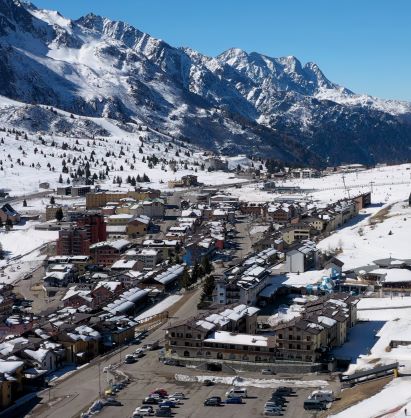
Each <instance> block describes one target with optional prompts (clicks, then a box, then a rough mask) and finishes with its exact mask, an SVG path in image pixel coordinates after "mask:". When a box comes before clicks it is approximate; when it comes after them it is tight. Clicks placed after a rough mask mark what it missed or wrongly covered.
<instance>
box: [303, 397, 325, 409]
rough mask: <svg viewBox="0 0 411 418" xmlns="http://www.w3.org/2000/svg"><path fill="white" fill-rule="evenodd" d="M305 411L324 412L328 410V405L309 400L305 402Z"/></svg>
mask: <svg viewBox="0 0 411 418" xmlns="http://www.w3.org/2000/svg"><path fill="white" fill-rule="evenodd" d="M304 409H305V410H307V411H323V410H325V409H327V404H326V402H322V401H317V400H315V399H307V400H305V401H304Z"/></svg>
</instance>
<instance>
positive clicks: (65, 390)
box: [32, 288, 200, 418]
mask: <svg viewBox="0 0 411 418" xmlns="http://www.w3.org/2000/svg"><path fill="white" fill-rule="evenodd" d="M199 295H200V288H198V289H197V290H195V291H194V292H192V293H191V295H190V297H188V298H187V299H186V302H185V303H184V304H183V305H182V306H181V307H180V308H179V310H178V312H177V313H176V314H175V315H174V316H173V317H172V318H170V320H169V321H168V322H167V323H166V324H165V325H163V326H162V327H161V328H159V329H157V330H155V331H154V332H153V333H152V334H150V336H148V337H147V338H146V342H149V341H156V340H162V339H163V338H164V328H165V327H166V326H168V325H169V324H171V323H173V322H174V321H176V320H179V319H181V318H186V317H188V316H190V315H192V314H193V313H195V312H196V310H197V303H198V299H199ZM137 347H138V346H135V345H134V346H129V347H126V348H124V349H123V350H122V351H121V353H117V354H115V355H113V356H110V357H108V358H105V359H104V360H102V361H101V362H100V365H99V364H98V362H95V363H94V364H93V365H91V366H86V367H85V368H84V370H82V371H79V372H76V373H74V374H72V375H71V376H69V377H68V378H66V379H65V380H63V381H61V382H59V383H57V384H56V386H55V387H52V389H51V391H50V393H49V391H48V390H46V391H44V392H43V393H42V395H41V397H42V402H41V404H40V405H38V406H37V407H36V408H35V409H34V410H33V412H32V416H36V417H54V418H71V417H74V416H78V414H79V412H80V411H82V410H84V409H85V408H86V407H87V406H88V405H90V404H91V402H92V401H93V400H95V399H97V398H98V394H99V384H101V387H102V389H104V387H105V386H106V385H105V379H106V376H105V374H104V373H103V372H102V371H103V368H104V367H106V366H108V365H109V364H115V363H118V362H120V361H121V359H124V356H125V355H126V354H128V353H131V352H133V351H134V350H135V349H136V348H137ZM132 366H133V368H131V366H130V365H127V366H126V368H125V369H124V370H125V371H127V373H128V372H129V370H133V369H134V368H135V367H139V369H136V372H138V373H137V375H138V380H137V381H139V380H141V379H143V378H144V374H142V373H144V370H146V372H147V373H148V375H147V376H153V377H155V376H156V375H155V372H153V371H154V370H156V369H158V368H159V363H158V353H157V352H150V353H149V354H148V355H147V356H146V357H144V358H143V359H142V360H141V361H140V362H138V363H136V364H135V365H132ZM99 370H100V373H99ZM153 373H154V374H153ZM147 376H145V377H147ZM155 379H156V377H155ZM144 380H145V379H144ZM99 382H100V383H99ZM158 382H159V383H160V382H161V380H159V381H158ZM131 387H132V386H131Z"/></svg>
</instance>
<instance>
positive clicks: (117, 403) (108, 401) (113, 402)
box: [104, 398, 123, 406]
mask: <svg viewBox="0 0 411 418" xmlns="http://www.w3.org/2000/svg"><path fill="white" fill-rule="evenodd" d="M104 405H107V406H122V405H123V404H122V403H121V402H120V401H118V400H117V399H115V398H107V399H106V400H105V402H104Z"/></svg>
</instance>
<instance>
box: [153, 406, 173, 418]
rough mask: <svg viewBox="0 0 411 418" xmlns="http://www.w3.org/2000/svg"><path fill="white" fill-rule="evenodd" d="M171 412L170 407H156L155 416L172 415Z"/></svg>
mask: <svg viewBox="0 0 411 418" xmlns="http://www.w3.org/2000/svg"><path fill="white" fill-rule="evenodd" d="M172 416H173V414H172V412H171V410H170V409H163V408H161V409H157V411H156V417H172Z"/></svg>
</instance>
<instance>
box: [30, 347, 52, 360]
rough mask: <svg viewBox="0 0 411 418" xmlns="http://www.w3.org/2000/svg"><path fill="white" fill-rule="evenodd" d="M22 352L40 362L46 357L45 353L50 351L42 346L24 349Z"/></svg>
mask: <svg viewBox="0 0 411 418" xmlns="http://www.w3.org/2000/svg"><path fill="white" fill-rule="evenodd" d="M24 352H25V353H26V354H27V355H28V356H29V357H31V358H32V359H33V360H35V361H37V362H39V363H42V362H43V360H44V359H45V358H46V356H47V354H48V353H49V352H50V351H49V350H46V349H44V348H39V349H38V350H24Z"/></svg>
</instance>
